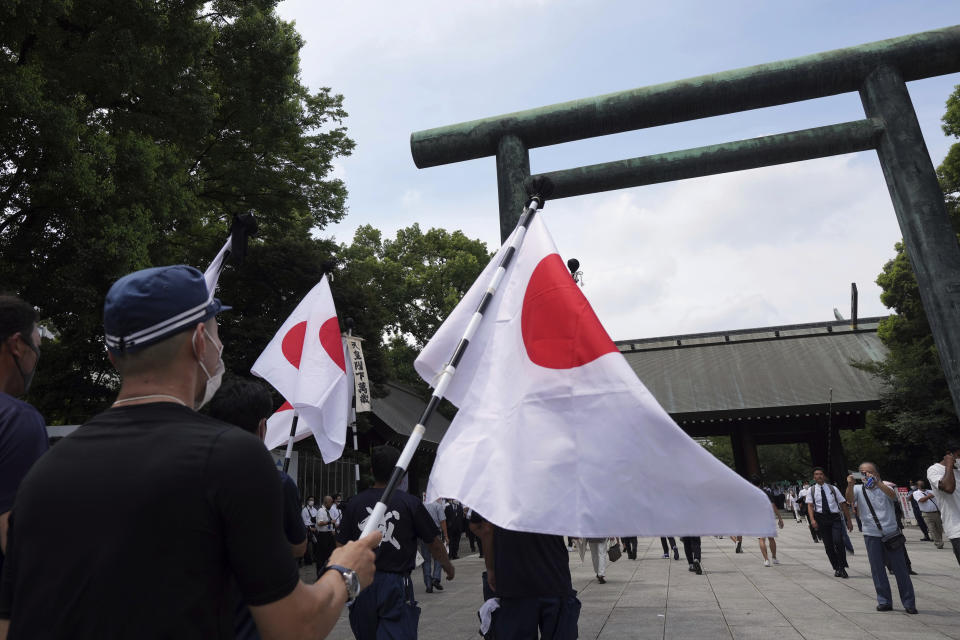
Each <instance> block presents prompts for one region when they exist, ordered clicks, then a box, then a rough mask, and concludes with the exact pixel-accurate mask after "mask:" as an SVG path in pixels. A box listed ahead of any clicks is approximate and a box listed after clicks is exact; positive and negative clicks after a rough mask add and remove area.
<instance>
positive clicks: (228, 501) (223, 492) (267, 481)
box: [206, 429, 300, 606]
mask: <svg viewBox="0 0 960 640" xmlns="http://www.w3.org/2000/svg"><path fill="white" fill-rule="evenodd" d="M206 486H207V487H208V491H209V492H210V493H209V494H208V495H209V498H210V500H211V501H212V503H213V506H214V508H215V509H216V511H217V513H218V514H219V516H220V519H221V522H222V523H223V535H224V538H225V543H226V548H227V558H228V561H229V563H230V568H231V570H232V571H233V574H234V577H235V578H236V580H237V585H238V586H239V587H240V592H241V593H242V594H243V597H244V600H245V601H246V602H247V604H250V605H254V606H258V605H265V604H270V603H271V602H276V601H277V600H279V599H281V598H283V597H284V596H286V595H288V594H289V593H290V592H291V591H293V589H294V588H295V587H296V585H297V582H298V581H299V579H300V576H299V572H298V570H297V565H296V562H295V561H294V559H293V556H292V555H291V553H290V544H289V543H288V542H287V540H286V538H285V537H284V533H283V526H282V523H283V494H282V488H281V484H280V478H279V477H278V476H277V471H276V468H275V467H274V465H273V460H272V458H271V457H270V454H268V453H267V451H266V449H264V448H263V444H262V443H261V442H260V441H259V440H257V439H256V438H255V437H254V436H252V435H250V434H248V433H246V432H244V431H241V430H240V429H229V430H227V431H224V432H223V433H222V434H221V435H220V436H219V437H218V438H217V440H216V441H215V442H214V444H213V446H212V448H211V451H210V454H209V458H208V461H207V471H206Z"/></svg>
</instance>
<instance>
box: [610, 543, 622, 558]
mask: <svg viewBox="0 0 960 640" xmlns="http://www.w3.org/2000/svg"><path fill="white" fill-rule="evenodd" d="M621 555H623V554H621V553H620V543H619V542H617V543H614V545H613V546H612V547H610V548H609V549H607V558H608V559H609V560H610V562H616V561H617V560H619V559H620V556H621Z"/></svg>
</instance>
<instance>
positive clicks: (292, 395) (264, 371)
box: [250, 276, 350, 462]
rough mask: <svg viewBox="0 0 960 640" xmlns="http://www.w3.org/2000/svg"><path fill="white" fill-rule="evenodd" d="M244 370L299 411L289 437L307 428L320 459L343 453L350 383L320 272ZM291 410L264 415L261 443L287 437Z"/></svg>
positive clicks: (270, 445) (276, 442)
mask: <svg viewBox="0 0 960 640" xmlns="http://www.w3.org/2000/svg"><path fill="white" fill-rule="evenodd" d="M250 371H251V373H253V374H254V375H256V376H259V377H261V378H263V379H264V380H266V381H267V382H269V383H270V384H271V385H273V387H274V388H275V389H276V390H277V391H279V392H280V395H282V396H283V397H284V399H285V400H286V401H287V402H288V403H289V404H290V405H291V406H292V407H293V408H294V409H296V411H297V413H298V414H299V415H300V418H299V422H298V427H297V435H296V436H295V437H294V439H295V440H300V439H302V438H304V437H306V435H307V434H308V433H312V434H313V436H314V437H315V438H316V440H317V446H318V447H319V448H320V453H321V455H322V456H323V461H324V462H333V461H334V460H336V459H337V458H339V457H340V456H341V455H342V454H343V445H344V444H345V443H346V439H347V418H348V415H349V408H350V407H349V405H350V388H349V385H348V380H347V373H346V354H345V351H344V345H343V339H342V338H341V336H340V323H339V321H338V320H337V311H336V309H335V308H334V306H333V296H332V295H330V283H329V282H328V281H327V277H326V276H324V277H323V279H322V280H321V281H320V282H319V283H318V284H317V286H315V287H314V288H313V289H312V290H311V291H310V293H308V294H307V295H306V297H305V298H304V299H303V300H302V301H301V302H300V304H299V305H297V308H296V309H294V311H293V313H292V314H290V317H289V318H287V320H286V322H284V323H283V326H281V327H280V330H279V331H278V332H277V334H276V335H275V336H274V337H273V339H272V340H271V341H270V344H268V345H267V348H266V349H264V350H263V353H261V354H260V357H259V358H257V361H256V362H255V363H254V365H253V368H252V369H251V370H250ZM278 414H279V415H278ZM288 414H289V418H288ZM292 414H293V411H278V412H277V414H274V416H273V417H271V418H270V420H268V421H267V435H266V437H265V439H264V444H266V446H267V448H268V449H273V448H275V447H278V446H280V445H281V444H284V443H286V442H287V439H288V438H289V437H290V419H292V417H293V415H292ZM283 424H285V425H286V430H284V429H283V426H282V425H283Z"/></svg>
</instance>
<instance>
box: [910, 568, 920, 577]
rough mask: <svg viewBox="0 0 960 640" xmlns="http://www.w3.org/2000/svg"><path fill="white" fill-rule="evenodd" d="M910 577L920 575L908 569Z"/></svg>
mask: <svg viewBox="0 0 960 640" xmlns="http://www.w3.org/2000/svg"><path fill="white" fill-rule="evenodd" d="M910 575H912V576H918V575H920V574H919V573H917V572H916V571H914V570H913V569H910Z"/></svg>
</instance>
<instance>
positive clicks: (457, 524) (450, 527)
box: [444, 500, 463, 560]
mask: <svg viewBox="0 0 960 640" xmlns="http://www.w3.org/2000/svg"><path fill="white" fill-rule="evenodd" d="M444 515H445V517H446V520H447V534H448V537H447V544H448V545H449V546H450V559H451V560H456V559H457V558H459V557H460V535H461V534H462V533H463V529H462V527H463V506H462V505H461V504H460V502H459V501H457V500H450V501H448V502H447V506H446V507H445V508H444Z"/></svg>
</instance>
